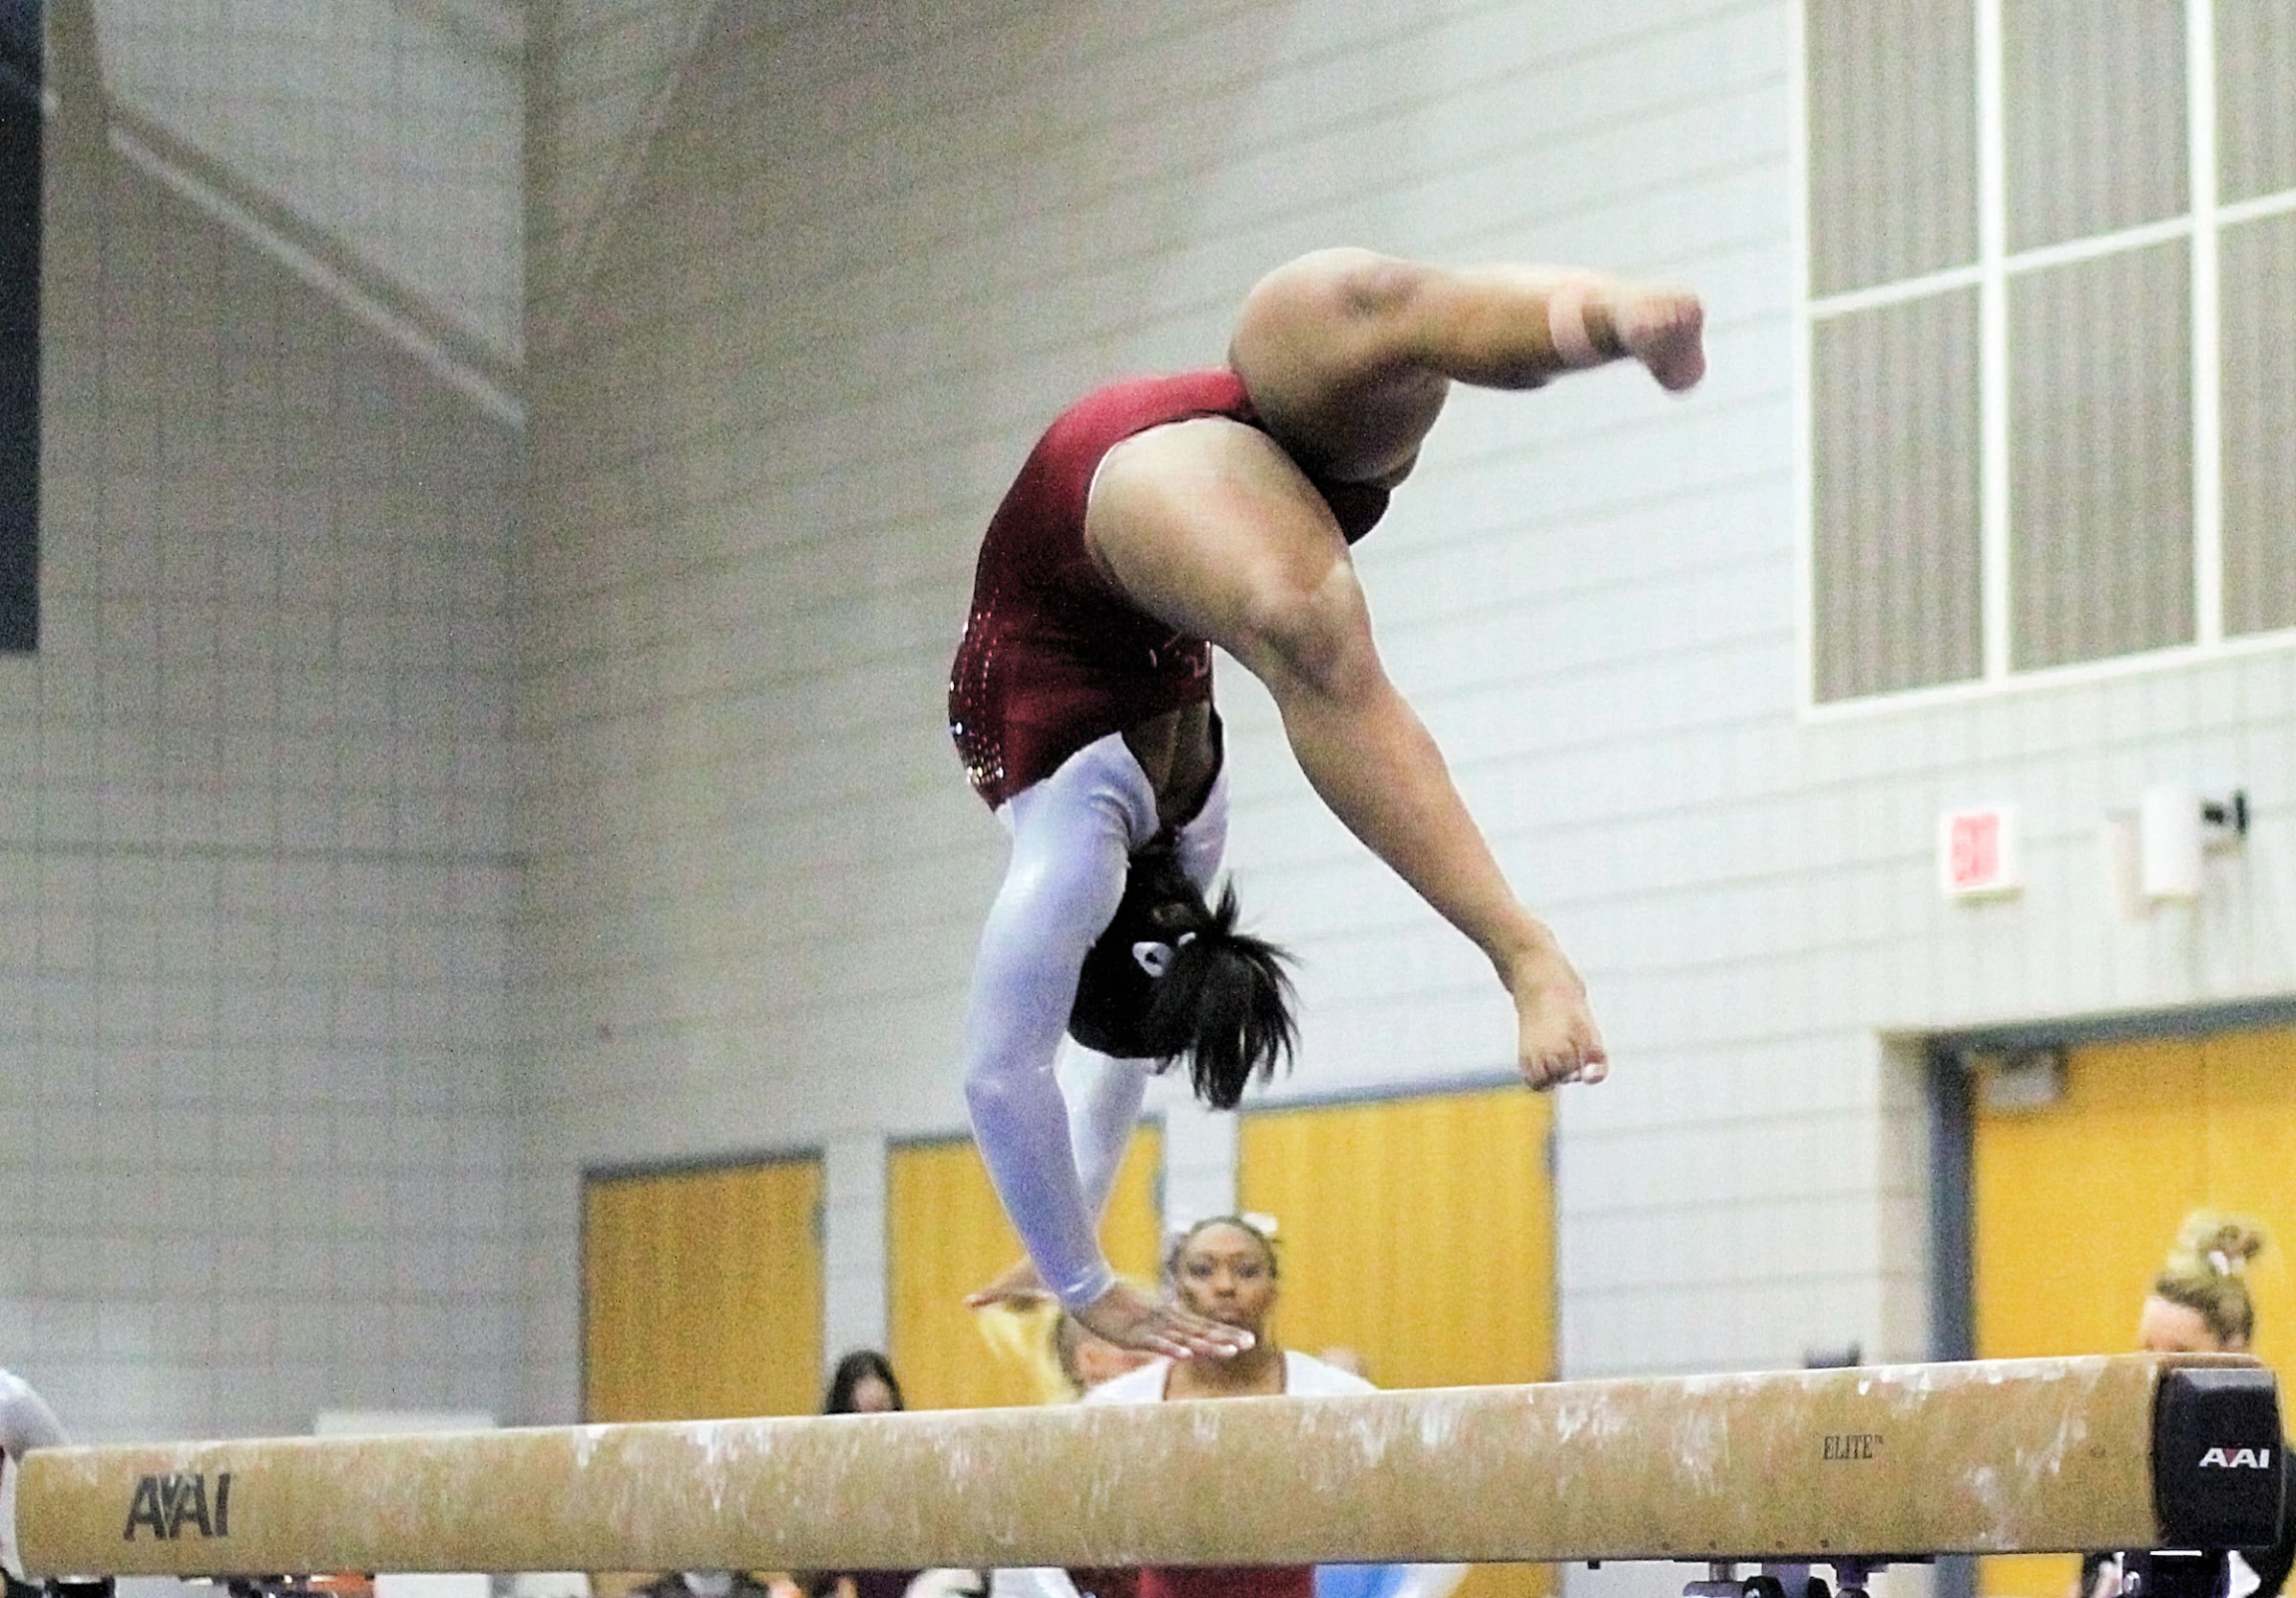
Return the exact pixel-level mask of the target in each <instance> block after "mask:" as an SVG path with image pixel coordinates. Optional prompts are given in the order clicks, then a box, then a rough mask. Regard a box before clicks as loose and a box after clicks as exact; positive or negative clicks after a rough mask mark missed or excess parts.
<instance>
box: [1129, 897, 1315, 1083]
mask: <svg viewBox="0 0 2296 1598" xmlns="http://www.w3.org/2000/svg"><path fill="white" fill-rule="evenodd" d="M1235 921H1236V902H1235V886H1234V884H1233V883H1229V884H1227V885H1225V886H1223V887H1222V888H1221V889H1220V895H1219V903H1218V904H1217V905H1215V906H1213V908H1212V912H1211V920H1210V922H1209V924H1207V925H1205V926H1204V927H1202V928H1201V929H1199V930H1198V931H1197V932H1196V934H1195V936H1193V937H1191V938H1186V939H1184V940H1183V941H1181V942H1180V943H1179V944H1178V946H1177V947H1175V948H1174V949H1173V950H1172V960H1171V968H1170V969H1169V970H1168V971H1166V972H1165V973H1164V975H1163V978H1162V980H1160V981H1159V982H1157V983H1156V985H1155V996H1154V997H1153V998H1152V999H1151V1000H1149V1002H1148V1015H1147V1017H1146V1018H1145V1021H1144V1024H1143V1028H1142V1033H1143V1037H1144V1038H1145V1040H1146V1041H1147V1043H1148V1052H1149V1053H1150V1054H1151V1055H1152V1056H1154V1057H1155V1058H1157V1059H1169V1060H1185V1061H1186V1062H1187V1074H1188V1081H1189V1082H1190V1083H1191V1084H1192V1085H1193V1087H1194V1089H1195V1096H1196V1097H1197V1098H1199V1099H1201V1100H1203V1102H1204V1103H1206V1104H1208V1105H1210V1106H1211V1107H1212V1108H1213V1109H1215V1110H1232V1109H1234V1108H1235V1107H1236V1105H1237V1104H1238V1103H1239V1102H1240V1101H1241V1100H1242V1098H1243V1090H1244V1088H1245V1087H1246V1086H1248V1085H1249V1084H1250V1082H1251V1081H1252V1079H1253V1078H1254V1077H1257V1078H1258V1079H1259V1080H1260V1081H1262V1082H1265V1081H1267V1080H1268V1079H1269V1078H1271V1077H1273V1076H1274V1075H1275V1067H1276V1065H1277V1063H1278V1062H1279V1061H1280V1062H1282V1063H1283V1064H1285V1065H1287V1066H1288V1065H1289V1064H1290V1062H1291V1057H1292V1053H1293V1051H1294V1049H1295V1048H1296V1047H1297V1045H1298V1041H1299V1025H1298V1022H1297V1021H1295V1020H1294V1019H1293V1017H1292V987H1291V977H1290V976H1289V975H1288V974H1287V973H1286V972H1285V971H1284V968H1283V967H1284V964H1285V962H1286V961H1288V960H1289V959H1290V956H1289V955H1288V954H1286V953H1284V951H1283V950H1282V949H1280V948H1278V947H1277V946H1276V945H1275V944H1273V943H1270V942H1268V941H1267V940H1266V939H1265V938H1258V937H1253V936H1252V935H1251V934H1250V933H1248V932H1238V931H1237V930H1236V929H1235Z"/></svg>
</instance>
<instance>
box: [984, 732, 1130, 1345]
mask: <svg viewBox="0 0 2296 1598" xmlns="http://www.w3.org/2000/svg"><path fill="white" fill-rule="evenodd" d="M1130 808H1131V806H1130V805H1129V804H1128V797H1127V796H1126V795H1125V794H1124V793H1123V792H1122V790H1121V789H1119V788H1118V787H1117V786H1116V785H1114V784H1111V783H1107V782H1103V781H1097V780H1096V778H1095V774H1094V773H1093V772H1092V771H1091V770H1090V766H1089V763H1087V762H1085V761H1084V757H1081V756H1080V757H1078V758H1076V759H1073V760H1072V761H1071V762H1070V763H1069V764H1068V765H1066V766H1064V767H1063V768H1062V769H1061V770H1060V771H1059V772H1057V773H1055V774H1054V775H1053V776H1051V777H1049V778H1047V779H1045V780H1044V781H1043V782H1041V783H1037V784H1034V785H1032V786H1031V787H1030V788H1028V789H1026V790H1024V791H1022V792H1021V793H1020V794H1018V795H1015V796H1014V798H1013V799H1012V802H1011V809H1010V812H1009V815H1008V819H1009V820H1010V821H1011V823H1012V829H1013V852H1012V859H1011V861H1010V862H1009V863H1008V864H1007V866H1006V868H1005V879H1004V883H1003V885H1002V886H1001V887H999V888H998V890H997V897H996V902H995V903H994V904H993V905H991V906H990V909H989V918H988V924H987V925H986V926H985V927H983V928H982V931H981V949H980V955H979V958H978V959H977V961H976V962H975V964H974V967H973V984H972V994H971V999H970V1002H969V1005H968V1009H967V1015H966V1020H965V1101H966V1104H967V1106H968V1107H969V1109H970V1110H971V1112H972V1120H973V1135H974V1138H975V1140H976V1141H977V1142H978V1143H979V1145H980V1150H981V1160H982V1163H983V1164H985V1165H986V1166H987V1167H988V1169H989V1176H990V1179H991V1180H992V1181H994V1182H995V1184H996V1188H997V1195H998V1197H999V1198H1001V1199H1002V1200H1003V1201H1004V1205H1005V1212H1006V1214H1007V1215H1009V1216H1010V1217H1011V1218H1012V1222H1013V1227H1014V1230H1016V1231H1017V1232H1019V1233H1020V1235H1021V1242H1022V1244H1023V1246H1024V1247H1026V1248H1027V1250H1028V1251H1029V1258H1030V1259H1032V1260H1033V1261H1035V1262H1036V1266H1037V1271H1038V1274H1039V1275H1040V1276H1041V1277H1042V1278H1043V1279H1044V1283H1045V1286H1046V1287H1047V1288H1048V1289H1050V1290H1051V1291H1052V1292H1053V1294H1054V1295H1055V1296H1057V1297H1058V1298H1059V1299H1060V1301H1061V1303H1062V1304H1064V1305H1066V1306H1067V1307H1068V1308H1069V1309H1071V1310H1078V1309H1082V1308H1083V1307H1085V1306H1086V1305H1089V1304H1091V1303H1092V1302H1093V1301H1094V1300H1095V1299H1097V1298H1099V1297H1100V1296H1101V1295H1102V1294H1103V1293H1106V1292H1107V1291H1108V1290H1109V1288H1111V1287H1112V1286H1114V1285H1115V1282H1116V1273H1115V1272H1114V1271H1112V1270H1111V1269H1110V1267H1109V1263H1108V1261H1107V1259H1106V1258H1105V1257H1104V1256H1103V1255H1102V1253H1101V1247H1100V1239H1099V1236H1098V1231H1097V1227H1096V1225H1095V1221H1096V1217H1095V1216H1094V1214H1093V1209H1092V1206H1091V1205H1090V1204H1089V1203H1088V1202H1087V1199H1086V1194H1085V1188H1084V1184H1083V1181H1082V1179H1081V1177H1080V1175H1079V1171H1078V1166H1077V1156H1076V1149H1075V1146H1074V1144H1073V1143H1072V1141H1071V1134H1070V1123H1069V1108H1068V1104H1067V1101H1066V1099H1065V1098H1064V1097H1063V1095H1062V1093H1061V1087H1060V1081H1059V1078H1058V1077H1057V1075H1056V1074H1055V1066H1056V1061H1057V1057H1058V1055H1059V1052H1060V1045H1061V1039H1062V1037H1063V1035H1064V1034H1065V1033H1066V1032H1067V1030H1068V1018H1069V1009H1070V1006H1071V1005H1073V1004H1074V1003H1075V1001H1076V989H1077V973H1078V971H1079V970H1080V969H1081V968H1082V967H1083V965H1084V959H1085V954H1086V952H1087V951H1088V950H1090V949H1091V947H1092V945H1093V940H1094V939H1095V938H1097V937H1098V936H1099V935H1100V932H1101V929H1102V928H1103V927H1105V926H1107V925H1108V923H1109V918H1110V917H1111V916H1113V915H1114V914H1115V913H1116V908H1117V903H1118V901H1119V900H1120V899H1122V898H1123V896H1124V884H1125V866H1126V861H1127V860H1128V858H1129V857H1130V853H1131V850H1130V837H1131V832H1132V830H1133V825H1132V820H1131V817H1130V813H1129V812H1130ZM1129 1130H1130V1128H1129V1127H1128V1128H1127V1131H1129Z"/></svg>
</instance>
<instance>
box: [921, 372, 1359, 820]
mask: <svg viewBox="0 0 2296 1598" xmlns="http://www.w3.org/2000/svg"><path fill="white" fill-rule="evenodd" d="M1199 416H1225V417H1228V418H1229V419H1230V420H1233V421H1238V422H1242V423H1243V424H1244V425H1245V426H1248V427H1258V428H1261V430H1262V431H1264V430H1265V428H1264V426H1263V424H1262V423H1261V421H1260V418H1259V414H1258V412H1257V411H1255V410H1254V409H1253V408H1252V405H1251V400H1250V397H1249V396H1248V395H1247V394H1245V392H1244V388H1243V382H1242V380H1241V379H1240V378H1238V377H1237V376H1236V375H1235V373H1233V372H1231V371H1227V370H1224V369H1215V370H1208V371H1194V372H1182V373H1180V374H1178V375H1176V376H1171V377H1148V378H1137V379H1134V380H1132V381H1128V382H1120V383H1113V384H1111V385H1110V386H1108V387H1106V388H1102V389H1099V390H1096V391H1095V392H1093V393H1091V394H1088V395H1087V396H1086V397H1085V398H1084V399H1082V400H1080V401H1078V403H1077V404H1075V405H1074V406H1072V407H1071V408H1070V409H1069V410H1067V411H1066V412H1064V413H1063V414H1062V415H1061V416H1060V417H1059V419H1057V420H1056V421H1055V422H1054V423H1053V424H1052V426H1051V427H1050V428H1048V429H1047V430H1046V432H1045V435H1044V437H1043V438H1041V439H1040V440H1038V442H1037V447H1036V449H1035V450H1034V451H1033V452H1031V454H1030V456H1029V458H1028V462H1027V463H1026V464H1025V465H1024V466H1022V468H1021V472H1020V475H1019V477H1017V478H1016V479H1014V482H1013V486H1012V488H1011V489H1010V490H1009V491H1008V492H1007V493H1006V495H1005V500H1004V503H1003V504H1002V505H1000V506H998V508H997V514H996V516H995V517H994V518H993V519H992V520H991V521H990V523H989V531H988V535H987V537H986V538H984V539H983V540H982V542H981V556H980V562H979V565H978V567H977V569H976V571H975V575H974V580H973V608H972V614H971V616H970V618H969V619H968V620H967V622H966V625H965V638H964V642H963V644H962V645H960V646H959V648H958V650H957V659H956V664H955V666H954V667H953V668H952V669H951V671H950V674H949V734H950V736H951V737H952V738H954V739H955V740H956V743H957V753H958V755H959V757H960V758H961V759H962V760H963V761H964V763H965V775H966V776H967V778H969V779H970V780H971V782H972V785H973V787H974V789H975V790H976V791H977V792H978V793H979V794H980V796H981V798H982V799H985V800H987V801H988V803H989V805H990V806H991V807H992V808H994V807H995V806H997V805H1000V804H1002V803H1004V802H1005V800H1006V799H1010V798H1011V797H1012V796H1013V795H1014V794H1017V793H1019V792H1020V791H1021V790H1022V789H1024V788H1027V787H1028V786H1029V785H1030V784H1032V783H1037V782H1041V781H1043V780H1044V779H1045V778H1047V777H1049V776H1051V775H1052V773H1053V772H1054V771H1056V770H1057V769H1058V768H1059V767H1060V764H1061V763H1062V762H1063V761H1065V760H1067V759H1068V758H1069V757H1070V756H1071V755H1074V754H1075V753H1076V752H1077V751H1078V750H1081V749H1083V748H1084V747H1085V746H1086V745H1088V744H1091V743H1092V742H1094V741H1095V740H1096V739H1101V738H1105V737H1107V736H1108V735H1109V734H1111V733H1116V732H1122V731H1123V730H1124V729H1126V728H1128V727H1132V726H1134V725H1136V724H1138V723H1140V722H1144V721H1147V720H1148V719H1149V718H1150V717H1154V716H1159V715H1162V714H1163V713H1165V712H1167V711H1173V710H1177V709H1179V708H1180V707H1181V706H1183V705H1193V704H1197V703H1200V702H1202V701H1204V700H1207V699H1209V698H1210V697H1211V646H1210V645H1209V644H1208V643H1206V642H1205V641H1204V640H1202V639H1200V638H1191V637H1189V636H1187V635H1186V634H1184V633H1179V632H1175V631H1173V630H1172V629H1171V628H1169V627H1166V626H1165V625H1164V624H1163V623H1161V622H1159V621H1157V620H1156V619H1155V618H1154V617H1152V616H1149V615H1148V614H1147V613H1146V612H1144V611H1142V610H1141V609H1140V608H1139V607H1138V606H1137V605H1135V604H1133V603H1132V601H1131V600H1129V599H1127V598H1126V597H1125V596H1124V595H1123V594H1121V593H1119V592H1118V591H1117V590H1116V589H1115V588H1114V587H1113V586H1112V585H1111V584H1110V583H1109V581H1108V579H1106V578H1105V577H1103V576H1102V575H1101V573H1100V570H1099V568H1098V567H1096V566H1095V565H1094V564H1093V559H1092V556H1091V555H1090V553H1088V552H1087V550H1086V548H1085V501H1086V498H1087V496H1088V495H1089V494H1090V492H1091V489H1092V480H1093V473H1094V472H1095V471H1096V470H1097V469H1098V468H1099V466H1100V463H1101V459H1102V457H1103V456H1105V455H1106V454H1107V453H1108V452H1109V451H1110V450H1111V449H1113V448H1115V447H1116V446H1117V445H1118V444H1120V443H1122V442H1123V441H1124V440H1126V439H1127V438H1130V437H1132V436H1133V435H1135V434H1136V433H1142V432H1146V431H1147V430H1148V428H1150V427H1158V426H1161V425H1163V424H1164V423H1166V422H1175V421H1185V420H1188V419H1190V418H1192V417H1199ZM1310 481H1313V482H1314V483H1315V487H1316V489H1317V491H1318V492H1320V493H1321V494H1322V495H1323V498H1324V501H1325V503H1326V504H1328V505H1329V506H1330V507H1331V511H1332V514H1333V515H1334V516H1335V517H1336V518H1337V519H1338V521H1339V525H1340V529H1341V531H1342V532H1344V533H1345V534H1346V535H1347V541H1348V542H1349V543H1351V544H1352V543H1353V542H1355V541H1356V540H1357V539H1359V538H1361V537H1362V536H1363V535H1364V534H1365V533H1368V532H1369V531H1371V529H1372V527H1373V525H1374V524H1376V523H1377V522H1378V520H1379V518H1380V515H1381V514H1382V513H1383V512H1384V511H1385V510H1386V508H1387V491H1386V490H1385V489H1383V488H1371V487H1367V486H1365V485H1363V484H1360V483H1332V482H1322V481H1316V480H1314V479H1313V478H1311V479H1310Z"/></svg>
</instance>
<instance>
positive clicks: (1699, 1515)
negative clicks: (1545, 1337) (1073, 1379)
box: [0, 1355, 2280, 1576]
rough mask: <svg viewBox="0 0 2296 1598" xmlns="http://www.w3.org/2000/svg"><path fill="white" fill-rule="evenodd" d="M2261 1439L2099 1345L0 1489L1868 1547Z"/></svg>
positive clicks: (1106, 1558)
mask: <svg viewBox="0 0 2296 1598" xmlns="http://www.w3.org/2000/svg"><path fill="white" fill-rule="evenodd" d="M2279 1446H2280V1431H2279V1408H2278V1397H2277V1389H2276V1387H2275V1385H2274V1383H2273V1379H2272V1376H2271V1374H2270V1373H2269V1372H2268V1371H2266V1370H2265V1369H2264V1368H2263V1367H2262V1366H2261V1365H2258V1364H2256V1363H2255V1362H2254V1361H2251V1360H2247V1359H2241V1358H2231V1357H2205V1356H2193V1357H2184V1356H2171V1357H2166V1358H2154V1357H2150V1356H2144V1355H2129V1356H2113V1357H2096V1358H2073V1359H2028V1360H2008V1361H1998V1362H1978V1363H1963V1364H1929V1365H1897V1366H1877V1367H1872V1368H1865V1369H1847V1370H1818V1371H1791V1372H1782V1373H1771V1374H1744V1375H1721V1376H1700V1377H1688V1378H1665V1379H1649V1380H1611V1381H1573V1382H1555V1383H1546V1384H1541V1385H1536V1386H1514V1387H1456V1388H1437V1389H1424V1390H1405V1391H1394V1392H1379V1393H1368V1394H1362V1395H1356V1396H1347V1397H1324V1398H1290V1397H1283V1398H1237V1399H1224V1400H1219V1401H1214V1402H1195V1403H1163V1404H1151V1405H1144V1406H1139V1407H1129V1406H1117V1405H1109V1406H1106V1407H1102V1406H1077V1405H1067V1406H1061V1407H1053V1408H1040V1409H984V1410H944V1411H939V1412H915V1413H909V1414H890V1415H837V1416H809V1417H805V1418H796V1419H764V1420H716V1421H696V1422H688V1423H649V1424H634V1425H592V1426H565V1427H540V1428H531V1429H521V1430H502V1431H486V1432H463V1433H441V1434H430V1435H411V1436H410V1435H392V1436H377V1437H338V1436H329V1437H290V1438H278V1439H270V1440H249V1441H224V1442H193V1443H175V1444H165V1445H152V1446H104V1447H63V1448H43V1449H37V1450H34V1451H32V1452H30V1453H28V1454H27V1455H26V1456H25V1458H24V1461H23V1465H22V1469H21V1472H20V1479H19V1481H18V1483H17V1489H16V1503H15V1509H14V1514H15V1532H16V1537H17V1544H18V1547H19V1549H20V1553H21V1560H22V1563H23V1565H24V1566H25V1568H26V1570H27V1572H29V1573H31V1574H33V1575H56V1574H61V1573H67V1572H71V1573H78V1574H83V1575H122V1576H124V1575H158V1574H171V1575H193V1576H228V1575H256V1574H308V1573H314V1572H326V1571H520V1570H696V1569H735V1570H793V1569H794V1570H808V1569H843V1570H851V1569H874V1568H893V1569H914V1568H920V1567H930V1566H972V1567H995V1566H1015V1565H1096V1566H1111V1565H1141V1564H1167V1565H1168V1564H1306V1563H1342V1562H1381V1563H1385V1562H1403V1561H1412V1560H1451V1559H1458V1560H1478V1561H1480V1560H1542V1561H1565V1560H1582V1559H1587V1560H1597V1559H1676V1560H1701V1561H1709V1562H1716V1561H1724V1560H1731V1559H1737V1560H1755V1561H1762V1560H1779V1559H1785V1558H1792V1557H1801V1558H1804V1559H1808V1560H1810V1561H1812V1562H1822V1563H1839V1562H1840V1561H1842V1560H1844V1559H1846V1558H1849V1557H1850V1556H1858V1557H1861V1558H1864V1559H1867V1560H1870V1561H1873V1562H1886V1561H1887V1560H1888V1559H1889V1558H1891V1557H1899V1558H1905V1557H1920V1556H1925V1555H1930V1554H1938V1553H1954V1552H1971V1553H1974V1552H2012V1551H2045V1550H2046V1551H2055V1550H2067V1549H2088V1548H2151V1547H2160V1546H2185V1547H2199V1546H2206V1547H2225V1546H2252V1545H2256V1544H2260V1543H2267V1542H2270V1541H2271V1540H2272V1537H2273V1534H2274V1532H2275V1531H2276V1528H2277V1519H2278V1512H2279V1496H2280V1472H2279V1468H2278V1467H2279V1461H2278V1459H2277V1458H2276V1457H2275V1454H2276V1450H2277V1449H2278V1448H2279ZM4 1529H6V1528H5V1526H4V1524H0V1530H4Z"/></svg>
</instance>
